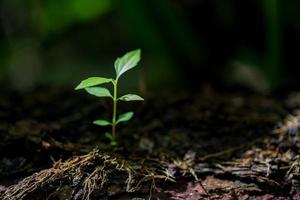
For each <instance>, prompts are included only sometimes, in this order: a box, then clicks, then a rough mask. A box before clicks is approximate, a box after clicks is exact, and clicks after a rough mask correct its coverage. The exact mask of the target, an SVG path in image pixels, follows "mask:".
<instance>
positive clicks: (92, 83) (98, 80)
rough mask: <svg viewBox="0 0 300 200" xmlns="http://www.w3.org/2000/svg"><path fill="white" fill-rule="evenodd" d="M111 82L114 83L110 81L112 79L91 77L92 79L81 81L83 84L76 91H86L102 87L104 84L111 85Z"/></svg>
mask: <svg viewBox="0 0 300 200" xmlns="http://www.w3.org/2000/svg"><path fill="white" fill-rule="evenodd" d="M111 81H112V79H110V78H103V77H90V78H87V79H85V80H83V81H81V83H80V84H79V85H78V86H77V87H76V88H75V90H79V89H84V88H87V87H91V86H95V85H100V84H103V83H109V82H111Z"/></svg>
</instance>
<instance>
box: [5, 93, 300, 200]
mask: <svg viewBox="0 0 300 200" xmlns="http://www.w3.org/2000/svg"><path fill="white" fill-rule="evenodd" d="M174 94H175V95H174ZM110 108H111V105H110V102H109V101H106V100H99V99H97V98H93V97H88V96H87V95H85V94H80V93H79V94H78V93H77V92H74V91H73V90H72V89H68V88H66V89H59V90H58V89H49V88H39V89H37V90H35V91H33V92H31V93H26V94H18V93H12V92H8V93H3V94H2V96H1V98H0V119H1V120H0V135H1V138H2V140H1V141H0V154H1V159H0V196H1V199H9V200H11V199H30V200H32V199H55V200H56V199H116V200H118V199H135V200H137V199H173V200H181V199H190V200H194V199H264V200H266V199H300V189H299V184H300V183H299V177H300V176H299V175H300V157H299V148H300V136H299V134H298V132H299V130H298V129H299V126H300V111H299V110H298V109H299V108H300V93H290V95H287V96H285V97H280V98H279V97H276V98H275V97H273V96H271V95H270V96H263V95H258V94H250V93H245V92H226V93H225V92H223V93H220V92H214V91H208V92H206V93H205V94H193V95H191V94H179V93H178V92H175V93H170V92H169V93H166V94H165V95H162V96H160V97H159V98H155V97H151V95H147V96H146V101H145V102H144V103H142V104H141V103H130V105H129V106H128V103H127V104H125V103H124V104H121V105H120V109H121V111H120V112H122V111H123V112H125V111H128V110H134V111H135V116H134V118H133V119H132V121H130V122H128V123H124V124H122V125H120V126H119V127H118V128H117V135H118V138H117V139H118V142H119V145H118V146H117V147H111V146H110V145H109V141H108V140H107V139H106V138H105V137H104V133H105V132H106V131H109V129H107V128H106V127H98V126H95V125H93V124H92V123H91V122H92V121H93V120H95V119H98V118H105V117H109V116H110Z"/></svg>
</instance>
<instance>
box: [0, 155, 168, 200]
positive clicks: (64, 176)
mask: <svg viewBox="0 0 300 200" xmlns="http://www.w3.org/2000/svg"><path fill="white" fill-rule="evenodd" d="M145 173H146V174H145ZM159 178H162V179H165V178H166V177H165V176H164V175H157V174H156V170H155V169H152V168H149V169H147V170H146V171H145V169H144V168H143V169H142V167H141V165H139V164H138V163H133V162H128V161H126V160H124V159H119V158H117V157H114V156H111V155H108V154H102V153H99V152H98V151H93V152H91V153H89V154H86V155H83V156H77V157H74V158H71V159H69V160H67V161H65V162H62V161H58V162H56V163H55V164H54V165H53V167H52V168H50V169H46V170H42V171H40V172H38V173H35V174H33V175H32V176H29V177H27V178H25V179H23V180H22V181H20V182H19V183H18V184H16V185H13V186H10V187H9V188H8V189H7V190H6V191H5V192H4V194H3V195H2V197H1V199H4V200H15V199H18V200H19V199H42V198H49V195H53V194H55V193H56V192H58V191H60V189H61V188H62V186H64V187H65V186H66V185H67V186H69V187H70V188H71V190H72V199H85V200H88V199H90V198H91V197H92V196H93V194H94V193H96V192H97V191H98V192H99V191H105V190H104V188H105V186H108V183H110V182H111V180H113V179H124V181H123V182H124V183H125V185H126V187H125V189H124V190H125V191H126V192H135V191H137V190H139V189H140V188H141V185H142V183H144V182H147V181H154V179H159ZM41 195H42V196H41Z"/></svg>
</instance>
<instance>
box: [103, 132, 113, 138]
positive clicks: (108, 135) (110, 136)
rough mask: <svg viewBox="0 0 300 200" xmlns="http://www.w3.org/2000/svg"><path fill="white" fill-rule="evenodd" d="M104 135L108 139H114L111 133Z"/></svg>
mask: <svg viewBox="0 0 300 200" xmlns="http://www.w3.org/2000/svg"><path fill="white" fill-rule="evenodd" d="M104 135H105V137H106V138H108V139H110V140H113V139H114V138H113V136H112V134H111V133H108V132H106V133H105V134H104Z"/></svg>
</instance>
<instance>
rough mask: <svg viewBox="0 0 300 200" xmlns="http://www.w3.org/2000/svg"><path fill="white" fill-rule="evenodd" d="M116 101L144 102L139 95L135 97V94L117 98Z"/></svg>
mask: <svg viewBox="0 0 300 200" xmlns="http://www.w3.org/2000/svg"><path fill="white" fill-rule="evenodd" d="M118 100H121V101H144V99H143V98H142V97H140V96H139V95H136V94H126V95H124V96H121V97H120V98H118Z"/></svg>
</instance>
